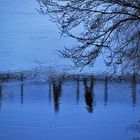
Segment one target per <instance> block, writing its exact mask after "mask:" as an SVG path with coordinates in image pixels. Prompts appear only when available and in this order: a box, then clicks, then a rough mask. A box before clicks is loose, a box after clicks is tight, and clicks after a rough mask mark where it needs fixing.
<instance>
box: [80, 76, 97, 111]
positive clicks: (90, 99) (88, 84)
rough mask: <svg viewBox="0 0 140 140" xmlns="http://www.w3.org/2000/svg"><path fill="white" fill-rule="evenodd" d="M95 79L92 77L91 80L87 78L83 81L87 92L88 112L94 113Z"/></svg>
mask: <svg viewBox="0 0 140 140" xmlns="http://www.w3.org/2000/svg"><path fill="white" fill-rule="evenodd" d="M93 82H94V81H93V78H92V77H91V78H90V79H89V80H88V79H87V78H84V79H83V84H84V90H85V102H86V105H87V110H88V112H92V111H93V98H94V96H93V84H94V83H93Z"/></svg>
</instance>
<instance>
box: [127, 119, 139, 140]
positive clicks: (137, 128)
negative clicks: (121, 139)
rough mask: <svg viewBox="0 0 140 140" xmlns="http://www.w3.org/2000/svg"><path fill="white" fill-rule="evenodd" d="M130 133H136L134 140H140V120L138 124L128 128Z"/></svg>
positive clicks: (132, 124)
mask: <svg viewBox="0 0 140 140" xmlns="http://www.w3.org/2000/svg"><path fill="white" fill-rule="evenodd" d="M129 132H135V134H137V135H136V136H135V137H133V140H140V136H139V134H140V120H139V121H138V122H136V123H131V124H129V125H128V126H127V128H126V133H129Z"/></svg>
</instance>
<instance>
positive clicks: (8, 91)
mask: <svg viewBox="0 0 140 140" xmlns="http://www.w3.org/2000/svg"><path fill="white" fill-rule="evenodd" d="M139 93H140V84H139V83H135V82H133V81H130V82H111V81H107V80H105V81H97V80H93V81H92V80H90V79H82V80H80V81H79V80H70V81H60V80H57V81H53V82H50V83H48V82H29V81H28V80H25V81H24V80H23V81H9V82H1V84H0V140H77V139H80V140H93V139H94V140H135V139H136V140H138V139H140V138H139V137H140V110H139V109H140V94H139Z"/></svg>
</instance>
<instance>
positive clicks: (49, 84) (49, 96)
mask: <svg viewBox="0 0 140 140" xmlns="http://www.w3.org/2000/svg"><path fill="white" fill-rule="evenodd" d="M48 86H49V95H48V98H49V105H50V104H51V93H52V92H51V83H50V82H49V83H48Z"/></svg>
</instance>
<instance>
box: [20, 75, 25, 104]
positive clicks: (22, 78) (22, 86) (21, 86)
mask: <svg viewBox="0 0 140 140" xmlns="http://www.w3.org/2000/svg"><path fill="white" fill-rule="evenodd" d="M20 97H21V98H20V99H21V100H20V103H21V104H23V102H24V75H23V74H22V73H21V83H20Z"/></svg>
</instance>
